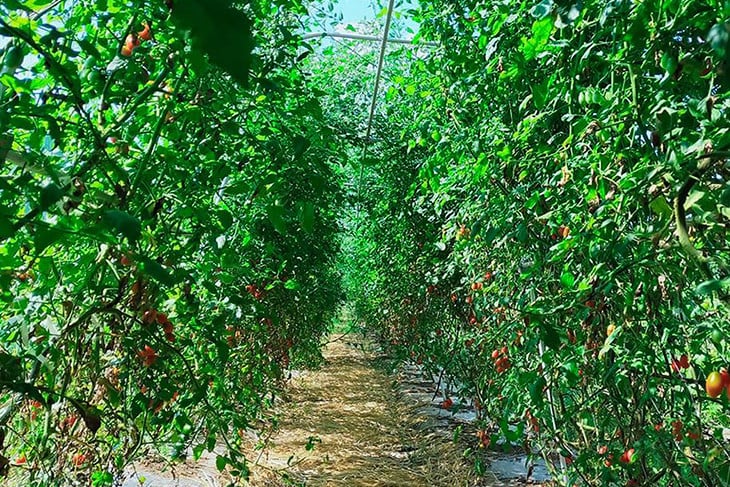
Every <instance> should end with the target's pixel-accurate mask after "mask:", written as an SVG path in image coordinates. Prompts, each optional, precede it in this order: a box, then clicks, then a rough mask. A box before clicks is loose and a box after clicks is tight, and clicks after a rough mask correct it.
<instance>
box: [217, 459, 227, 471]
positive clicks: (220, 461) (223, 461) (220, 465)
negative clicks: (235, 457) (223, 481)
mask: <svg viewBox="0 0 730 487" xmlns="http://www.w3.org/2000/svg"><path fill="white" fill-rule="evenodd" d="M226 465H228V459H227V458H226V457H224V456H222V455H218V456H216V457H215V468H217V469H218V471H219V472H222V471H223V470H225V469H226Z"/></svg>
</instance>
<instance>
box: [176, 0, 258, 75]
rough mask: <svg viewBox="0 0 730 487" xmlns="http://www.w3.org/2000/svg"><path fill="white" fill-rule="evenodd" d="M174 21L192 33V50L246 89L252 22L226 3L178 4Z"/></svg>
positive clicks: (181, 0) (183, 0)
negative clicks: (203, 55)
mask: <svg viewBox="0 0 730 487" xmlns="http://www.w3.org/2000/svg"><path fill="white" fill-rule="evenodd" d="M172 17H173V19H174V20H175V21H176V23H177V24H178V25H179V26H180V27H181V28H182V29H184V30H187V31H189V32H190V35H191V37H192V40H193V49H195V50H198V51H201V52H204V53H205V54H207V55H208V57H209V58H210V60H211V62H212V63H213V64H215V65H217V66H218V67H220V68H221V69H223V70H224V71H226V72H227V73H228V74H230V75H231V76H232V77H233V78H234V79H235V80H236V81H238V82H240V83H241V84H243V85H246V84H247V83H248V76H249V67H250V65H251V51H252V50H253V47H254V40H253V36H252V35H251V21H250V20H249V18H248V17H247V16H246V15H245V14H244V13H243V12H242V11H241V10H239V9H237V8H234V7H233V6H231V2H228V1H226V0H175V3H174V7H173V10H172Z"/></svg>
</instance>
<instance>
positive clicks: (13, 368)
mask: <svg viewBox="0 0 730 487" xmlns="http://www.w3.org/2000/svg"><path fill="white" fill-rule="evenodd" d="M22 378H23V367H22V365H21V362H20V357H16V356H14V355H10V354H7V353H4V352H0V380H1V381H6V382H8V381H20V380H22Z"/></svg>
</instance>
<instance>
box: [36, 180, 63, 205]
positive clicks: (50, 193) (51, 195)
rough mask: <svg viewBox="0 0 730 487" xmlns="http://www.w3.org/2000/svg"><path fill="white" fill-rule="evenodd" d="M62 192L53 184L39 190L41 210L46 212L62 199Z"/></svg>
mask: <svg viewBox="0 0 730 487" xmlns="http://www.w3.org/2000/svg"><path fill="white" fill-rule="evenodd" d="M63 194H64V193H63V190H62V189H61V188H59V187H58V185H56V184H55V183H51V184H49V185H48V186H45V187H44V188H42V189H41V209H43V210H47V209H48V208H50V207H51V206H52V205H54V204H55V203H57V202H58V201H60V199H61V198H63Z"/></svg>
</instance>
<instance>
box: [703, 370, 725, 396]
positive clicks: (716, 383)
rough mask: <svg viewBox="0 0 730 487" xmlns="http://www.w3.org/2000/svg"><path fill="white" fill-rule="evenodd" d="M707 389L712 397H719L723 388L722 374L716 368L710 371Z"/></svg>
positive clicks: (706, 383)
mask: <svg viewBox="0 0 730 487" xmlns="http://www.w3.org/2000/svg"><path fill="white" fill-rule="evenodd" d="M705 390H706V391H707V395H708V396H710V397H717V396H719V395H720V393H721V392H722V390H723V385H722V376H721V375H720V373H719V372H718V371H716V370H713V371H712V372H710V374H709V375H708V376H707V379H706V380H705Z"/></svg>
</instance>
